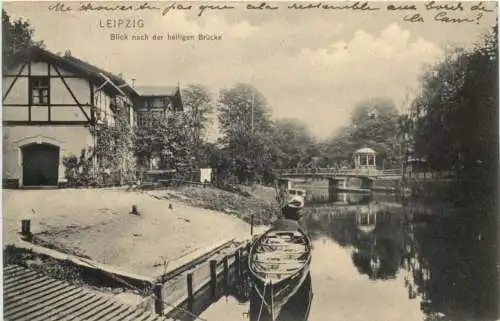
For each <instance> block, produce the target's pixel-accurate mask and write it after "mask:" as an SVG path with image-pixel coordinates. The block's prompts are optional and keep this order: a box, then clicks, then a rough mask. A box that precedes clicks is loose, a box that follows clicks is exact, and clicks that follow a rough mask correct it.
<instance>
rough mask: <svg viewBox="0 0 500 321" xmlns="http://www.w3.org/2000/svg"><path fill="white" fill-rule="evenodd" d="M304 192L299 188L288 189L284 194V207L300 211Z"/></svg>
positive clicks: (302, 205)
mask: <svg viewBox="0 0 500 321" xmlns="http://www.w3.org/2000/svg"><path fill="white" fill-rule="evenodd" d="M305 198H306V190H304V189H300V188H290V189H288V191H287V193H286V200H285V204H284V207H285V208H290V209H301V208H303V207H304V204H305Z"/></svg>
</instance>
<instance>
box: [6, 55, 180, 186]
mask: <svg viewBox="0 0 500 321" xmlns="http://www.w3.org/2000/svg"><path fill="white" fill-rule="evenodd" d="M2 91H3V96H2V97H3V98H2V102H3V125H4V131H3V133H4V135H3V143H4V145H3V146H4V147H3V159H4V166H3V178H4V184H5V183H7V184H9V185H17V186H57V185H58V184H59V183H62V182H65V180H66V179H65V168H64V166H63V162H62V160H63V158H64V157H65V156H69V155H76V156H77V157H78V156H79V155H80V153H81V151H82V149H86V148H87V147H94V145H95V141H96V139H95V136H94V135H93V134H92V130H91V129H92V127H93V126H95V125H96V124H98V123H107V124H109V125H113V124H114V121H115V115H116V111H117V110H118V109H120V110H121V108H126V110H127V115H128V121H129V125H130V126H135V123H136V120H137V118H138V117H137V116H138V111H139V113H142V112H143V110H144V109H145V110H148V111H151V112H155V111H154V109H149V108H148V107H147V106H149V105H148V104H149V103H148V102H149V101H150V100H151V99H152V100H153V101H154V100H155V99H157V97H159V98H160V99H164V100H165V101H168V102H167V104H166V106H170V105H172V106H173V108H181V107H179V106H182V103H181V102H180V93H179V89H178V88H177V91H175V93H171V94H169V93H165V94H164V95H162V96H152V95H150V94H145V95H142V94H141V93H138V92H137V91H136V90H135V89H134V88H133V87H132V86H130V85H129V84H128V83H127V82H126V81H124V80H123V79H122V78H121V77H119V76H116V75H114V74H112V73H110V72H107V71H105V70H102V69H100V68H98V67H96V66H93V65H90V64H89V63H86V62H84V61H82V60H79V59H77V58H74V57H72V56H71V55H70V54H69V52H67V53H66V54H65V55H64V56H60V55H56V54H54V53H51V52H49V51H47V50H44V49H41V48H39V47H31V48H29V50H27V52H25V53H23V54H21V55H19V56H18V57H17V60H16V63H15V64H14V65H13V66H12V68H9V69H8V70H4V71H3V88H2ZM154 104H155V103H153V106H155V105H154ZM136 105H137V106H136ZM145 106H146V108H144V107H145ZM139 118H140V117H139Z"/></svg>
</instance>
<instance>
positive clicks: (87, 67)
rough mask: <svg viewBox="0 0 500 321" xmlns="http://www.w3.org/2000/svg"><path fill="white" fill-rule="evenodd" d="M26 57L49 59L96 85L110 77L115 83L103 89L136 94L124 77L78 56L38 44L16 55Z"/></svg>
mask: <svg viewBox="0 0 500 321" xmlns="http://www.w3.org/2000/svg"><path fill="white" fill-rule="evenodd" d="M26 59H31V60H33V61H36V60H39V59H43V60H46V61H49V62H50V63H52V64H54V65H56V66H57V67H61V68H63V69H65V70H67V71H70V72H73V73H75V74H78V75H83V76H85V77H87V78H89V79H90V80H91V82H92V83H93V84H95V85H96V86H101V85H102V84H103V83H105V82H106V78H109V79H110V80H111V81H112V82H113V84H111V83H109V82H108V83H107V84H106V85H105V86H104V87H103V90H105V91H106V92H108V93H110V94H113V95H118V94H121V92H124V93H125V94H127V95H136V93H135V92H134V90H133V89H132V88H131V87H130V86H129V85H128V84H127V83H126V82H125V80H123V79H122V78H120V77H118V76H116V75H114V74H112V73H110V72H108V71H105V70H103V69H101V68H99V67H96V66H93V65H91V64H89V63H87V62H84V61H82V60H80V59H78V58H76V57H72V56H59V55H57V54H54V53H52V52H50V51H48V50H45V49H43V48H40V47H38V46H31V47H29V48H28V50H27V52H26V53H23V54H19V55H18V56H17V57H16V60H18V61H23V60H24V61H25V60H26ZM103 75H104V77H103Z"/></svg>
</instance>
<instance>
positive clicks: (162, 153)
mask: <svg viewBox="0 0 500 321" xmlns="http://www.w3.org/2000/svg"><path fill="white" fill-rule="evenodd" d="M146 117H150V119H147V121H146V122H145V123H146V125H145V126H141V127H139V128H136V130H135V144H134V146H135V155H136V156H137V158H138V161H139V164H140V165H141V166H142V167H150V166H151V165H152V161H153V160H158V164H157V165H158V167H159V168H166V169H175V170H177V171H179V172H181V173H184V172H186V171H189V170H190V169H191V168H193V167H194V166H193V159H192V156H191V151H190V149H189V146H188V145H187V144H186V141H187V138H186V131H185V130H184V121H183V119H182V114H179V113H174V114H173V115H170V116H169V117H168V118H165V119H154V115H152V114H148V115H147V116H146Z"/></svg>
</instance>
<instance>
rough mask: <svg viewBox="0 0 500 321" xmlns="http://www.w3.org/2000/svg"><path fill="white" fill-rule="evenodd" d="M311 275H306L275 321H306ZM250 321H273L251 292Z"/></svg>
mask: <svg viewBox="0 0 500 321" xmlns="http://www.w3.org/2000/svg"><path fill="white" fill-rule="evenodd" d="M312 297H313V294H312V282H311V274H308V275H307V277H306V279H305V281H304V282H303V283H302V285H301V287H300V289H299V290H298V291H297V293H295V295H294V296H293V297H291V298H290V300H289V301H288V302H287V303H286V304H285V305H284V306H283V309H282V310H281V312H280V314H279V316H278V317H277V318H276V321H307V320H308V316H309V310H310V307H311V303H312ZM249 317H250V321H274V320H272V318H271V315H270V314H269V313H268V312H267V310H266V309H265V307H264V303H263V302H262V299H261V297H260V296H259V295H258V294H257V293H255V292H254V291H253V292H252V295H251V296H250V312H249Z"/></svg>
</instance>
